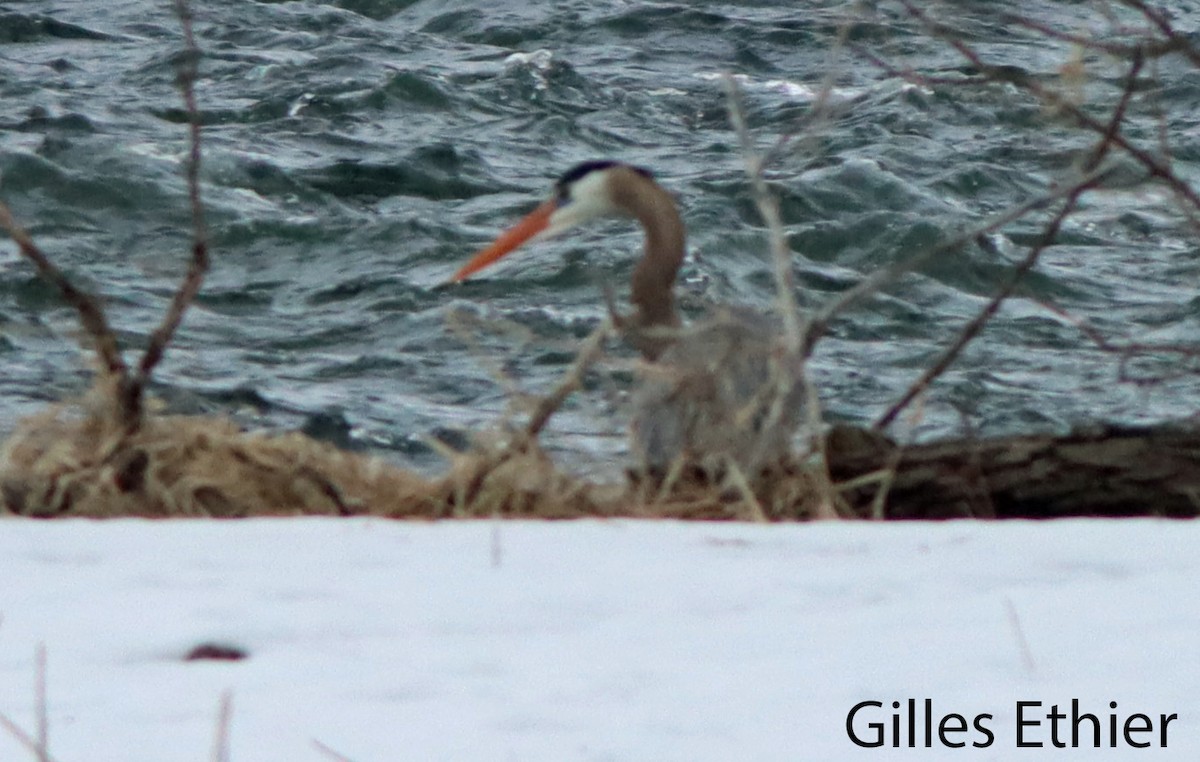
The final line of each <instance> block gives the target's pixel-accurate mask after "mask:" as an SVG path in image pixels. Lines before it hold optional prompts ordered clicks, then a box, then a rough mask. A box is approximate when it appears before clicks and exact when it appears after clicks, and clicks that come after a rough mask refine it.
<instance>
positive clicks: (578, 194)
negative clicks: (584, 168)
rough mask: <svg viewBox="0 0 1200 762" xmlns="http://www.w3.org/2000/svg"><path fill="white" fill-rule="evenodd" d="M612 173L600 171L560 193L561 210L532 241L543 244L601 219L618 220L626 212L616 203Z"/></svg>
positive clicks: (580, 179) (588, 174)
mask: <svg viewBox="0 0 1200 762" xmlns="http://www.w3.org/2000/svg"><path fill="white" fill-rule="evenodd" d="M608 181H609V170H607V169H598V170H594V171H592V172H588V173H587V174H586V175H584V176H583V177H580V178H579V179H578V180H576V181H574V182H573V183H571V184H570V185H568V186H566V187H565V188H562V189H560V190H559V195H558V198H557V199H556V203H557V205H558V206H557V208H556V209H555V210H554V213H553V214H551V215H550V220H549V224H547V226H546V229H545V230H543V231H541V232H540V233H539V234H538V235H537V236H535V237H534V238H533V239H532V240H534V241H540V240H543V239H546V238H552V237H554V236H556V235H558V234H560V233H564V232H566V231H568V230H570V229H571V228H573V227H577V226H579V225H582V224H584V223H585V222H590V221H592V220H595V219H599V218H601V217H618V216H622V215H623V212H622V211H621V209H620V208H618V207H617V206H616V205H615V204H613V202H612V197H611V194H610V193H609V187H608Z"/></svg>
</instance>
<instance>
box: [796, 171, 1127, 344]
mask: <svg viewBox="0 0 1200 762" xmlns="http://www.w3.org/2000/svg"><path fill="white" fill-rule="evenodd" d="M1110 172H1111V170H1099V171H1097V172H1094V173H1093V174H1091V175H1089V176H1086V177H1084V178H1083V179H1081V180H1080V181H1079V182H1077V183H1075V184H1074V185H1071V184H1064V185H1060V186H1058V187H1056V188H1052V189H1051V190H1049V191H1047V192H1046V193H1044V194H1042V195H1041V196H1038V197H1037V198H1034V199H1031V200H1030V201H1026V202H1025V203H1023V204H1020V205H1019V206H1015V207H1013V208H1011V209H1009V210H1007V211H1004V212H1001V213H999V214H997V215H994V216H993V217H992V218H991V219H989V220H986V221H984V222H983V223H980V224H979V225H976V226H974V227H972V228H969V229H968V230H965V231H963V232H962V233H960V234H958V235H956V236H955V237H953V238H951V239H950V240H948V241H946V242H945V243H942V244H939V245H937V246H931V247H929V248H928V249H924V250H922V251H918V252H916V253H915V254H913V255H911V256H909V257H907V258H906V259H902V260H900V261H898V262H895V263H893V264H891V265H888V266H887V267H884V268H882V269H880V270H876V271H875V272H873V273H872V274H871V275H869V276H867V277H866V278H864V279H862V280H861V281H859V282H858V283H856V284H855V285H854V286H853V287H852V288H849V289H847V290H845V291H843V292H842V293H840V294H838V295H837V296H836V297H834V298H832V299H830V300H829V301H828V302H827V303H826V304H825V305H824V306H822V307H821V308H820V309H818V310H817V311H816V312H815V313H814V314H813V316H812V319H811V320H809V323H808V333H807V335H806V336H805V338H804V351H805V353H806V354H809V353H811V352H812V348H813V346H814V345H815V344H816V342H817V340H818V339H819V338H820V337H821V335H822V334H824V332H825V330H826V329H827V328H828V326H829V323H830V322H831V321H832V320H833V318H834V317H836V316H837V315H839V314H841V313H842V312H844V311H845V310H847V309H848V308H850V307H851V306H853V305H854V304H857V303H858V302H860V301H862V300H863V299H865V298H867V297H868V296H871V295H872V294H875V293H877V292H878V291H880V290H882V289H884V288H886V287H887V286H889V285H891V284H892V283H894V282H895V281H896V280H897V279H898V278H899V277H900V276H902V275H904V274H906V273H909V272H912V271H913V270H916V269H917V268H918V267H920V266H921V265H923V264H925V262H927V261H928V260H930V259H933V258H934V257H937V256H940V255H942V254H946V253H948V252H952V251H957V250H958V249H961V248H962V247H964V246H966V245H968V244H970V243H971V242H972V241H974V240H976V239H977V238H979V237H980V236H985V235H989V234H991V233H994V232H995V231H996V230H999V229H1000V228H1002V227H1004V226H1006V225H1009V224H1011V223H1012V222H1015V221H1016V220H1019V219H1021V218H1022V217H1025V216H1027V215H1029V214H1031V213H1033V212H1035V211H1038V210H1040V209H1044V208H1045V207H1046V206H1047V205H1048V204H1051V203H1053V202H1054V201H1056V200H1058V199H1060V198H1062V197H1064V196H1067V195H1069V194H1070V193H1071V192H1073V191H1074V190H1075V188H1077V187H1078V186H1079V185H1080V184H1081V183H1089V184H1091V183H1095V184H1098V183H1100V182H1102V181H1103V179H1105V178H1106V177H1107V176H1108V175H1109V174H1110Z"/></svg>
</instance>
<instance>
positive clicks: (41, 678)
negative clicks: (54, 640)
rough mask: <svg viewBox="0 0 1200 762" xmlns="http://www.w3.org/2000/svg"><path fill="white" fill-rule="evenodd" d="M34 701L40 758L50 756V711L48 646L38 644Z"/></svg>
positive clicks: (35, 662)
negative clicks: (48, 697) (47, 689)
mask: <svg viewBox="0 0 1200 762" xmlns="http://www.w3.org/2000/svg"><path fill="white" fill-rule="evenodd" d="M34 670H35V671H34V700H35V702H36V704H37V745H38V749H40V750H41V751H40V754H39V758H40V759H42V760H45V759H48V758H49V756H50V710H49V708H48V704H49V701H48V699H47V696H46V644H45V643H38V647H37V652H36V654H35V655H34Z"/></svg>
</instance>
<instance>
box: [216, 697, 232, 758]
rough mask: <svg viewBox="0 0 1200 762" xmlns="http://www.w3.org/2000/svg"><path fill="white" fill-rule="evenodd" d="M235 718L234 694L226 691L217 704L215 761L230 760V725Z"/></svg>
mask: <svg viewBox="0 0 1200 762" xmlns="http://www.w3.org/2000/svg"><path fill="white" fill-rule="evenodd" d="M232 719H233V694H232V693H230V692H229V691H225V692H224V693H222V694H221V701H220V703H219V704H218V705H217V725H216V730H215V732H214V733H213V753H212V760H213V762H229V726H230V723H231V721H232Z"/></svg>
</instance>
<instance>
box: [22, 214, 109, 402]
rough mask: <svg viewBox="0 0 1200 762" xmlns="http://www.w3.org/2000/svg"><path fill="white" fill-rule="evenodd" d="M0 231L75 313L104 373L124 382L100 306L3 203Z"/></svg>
mask: <svg viewBox="0 0 1200 762" xmlns="http://www.w3.org/2000/svg"><path fill="white" fill-rule="evenodd" d="M0 228H3V229H4V230H5V231H6V232H7V233H8V234H9V236H11V237H12V239H13V241H15V242H16V244H17V248H18V249H20V250H21V253H22V254H24V255H25V256H26V257H27V258H28V259H29V260H30V261H32V262H33V264H34V266H35V267H36V268H37V271H38V274H39V275H41V276H42V277H43V278H45V279H46V280H47V281H49V282H50V284H51V285H52V286H54V287H55V288H56V289H58V292H59V293H60V294H61V295H62V297H63V301H65V302H66V303H67V304H69V305H70V306H71V307H73V308H75V311H76V312H78V313H79V322H80V323H81V324H82V325H83V329H84V331H85V332H86V333H87V335H88V336H90V337H91V339H92V342H93V343H94V344H95V348H96V354H97V355H99V356H100V362H101V363H103V365H104V369H105V371H107V372H108V373H109V375H111V376H113V377H114V378H118V379H124V378H125V377H126V376H127V374H128V368H127V367H126V365H125V360H124V359H123V358H122V357H121V348H120V345H119V344H118V342H117V336H116V334H115V333H113V330H112V328H111V327H110V326H109V324H108V319H107V318H106V317H105V316H104V310H103V308H101V306H100V303H99V302H98V301H97V300H96V299H94V298H93V297H92V296H91V295H90V294H87V293H86V292H84V291H80V290H79V289H78V288H76V287H75V284H73V283H71V281H70V280H69V279H68V278H67V276H66V275H64V274H63V272H62V270H59V269H58V267H57V266H56V265H55V264H54V263H53V262H51V261H50V260H49V258H47V257H46V255H45V253H44V252H43V251H42V250H41V249H40V248H38V246H37V244H35V243H34V242H33V238H32V237H30V235H29V233H28V232H27V231H26V230H25V229H24V228H23V227H21V225H20V224H18V223H17V221H16V220H15V219H14V218H13V216H12V211H11V210H9V208H8V205H7V204H5V203H4V202H3V201H0Z"/></svg>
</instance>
